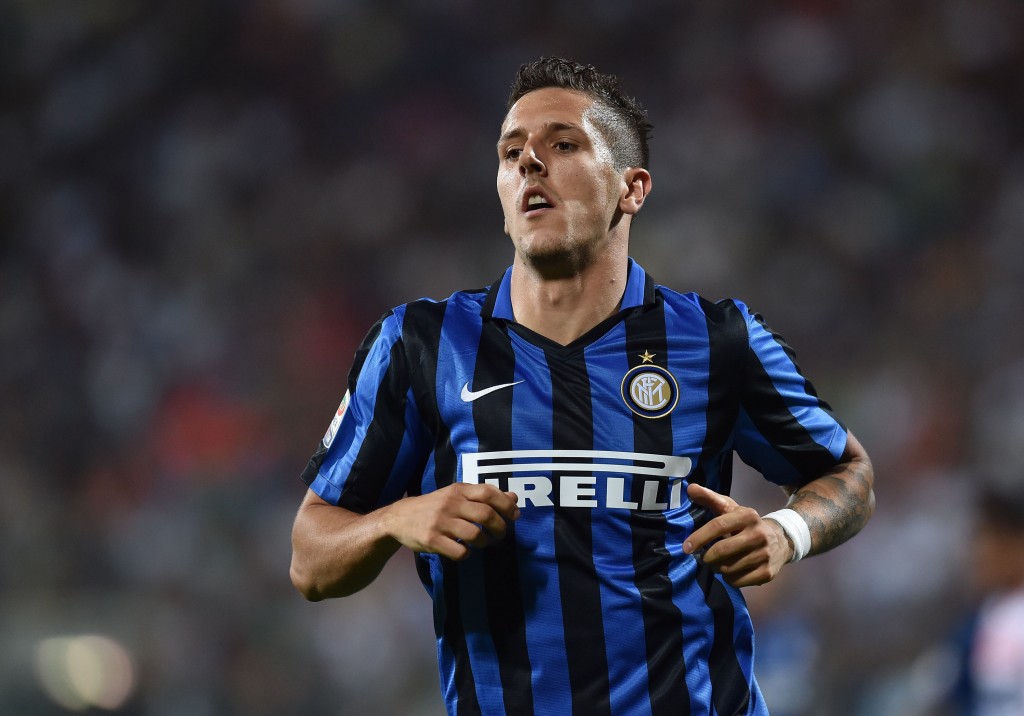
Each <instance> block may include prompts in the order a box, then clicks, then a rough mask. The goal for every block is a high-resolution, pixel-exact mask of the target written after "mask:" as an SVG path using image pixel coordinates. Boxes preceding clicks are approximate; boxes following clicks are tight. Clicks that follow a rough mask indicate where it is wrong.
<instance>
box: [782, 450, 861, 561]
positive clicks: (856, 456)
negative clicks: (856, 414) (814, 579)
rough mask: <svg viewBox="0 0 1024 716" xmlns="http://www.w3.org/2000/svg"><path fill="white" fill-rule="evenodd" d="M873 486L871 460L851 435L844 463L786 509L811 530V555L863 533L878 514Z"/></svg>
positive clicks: (798, 492)
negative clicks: (875, 514)
mask: <svg viewBox="0 0 1024 716" xmlns="http://www.w3.org/2000/svg"><path fill="white" fill-rule="evenodd" d="M873 486H874V469H873V468H872V466H871V460H870V458H869V457H868V455H867V453H866V452H865V451H864V449H863V447H861V445H860V443H859V442H858V441H857V439H856V438H855V437H854V436H853V435H852V434H850V435H849V437H848V439H847V446H846V451H845V452H844V454H843V459H842V462H840V463H839V464H838V465H836V467H835V468H833V469H832V470H830V471H829V472H827V473H825V474H824V475H822V476H821V477H819V478H817V479H815V480H812V481H811V482H809V483H807V484H806V485H804V486H802V487H800V488H798V489H797V490H795V491H794V492H793V493H792V494H791V496H790V499H789V504H788V505H787V506H788V507H789V508H790V509H793V510H796V511H797V512H798V513H800V516H801V517H803V518H804V521H805V522H807V526H808V528H809V529H810V532H811V550H810V554H820V553H822V552H827V551H828V550H830V549H832V548H833V547H837V546H838V545H840V544H842V543H843V542H845V541H846V540H848V539H850V538H851V537H853V536H854V535H855V534H857V533H858V532H860V530H861V529H862V528H863V527H864V525H865V524H867V522H868V520H869V519H870V518H871V515H872V513H873V512H874V511H875V494H874V487H873Z"/></svg>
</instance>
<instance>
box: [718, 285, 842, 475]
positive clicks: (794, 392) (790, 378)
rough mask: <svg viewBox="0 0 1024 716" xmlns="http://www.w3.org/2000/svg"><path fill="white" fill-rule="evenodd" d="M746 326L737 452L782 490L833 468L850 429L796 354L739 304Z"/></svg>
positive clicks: (755, 316)
mask: <svg viewBox="0 0 1024 716" xmlns="http://www.w3.org/2000/svg"><path fill="white" fill-rule="evenodd" d="M736 305H737V307H738V308H739V309H740V312H741V314H742V315H743V316H744V318H745V321H746V326H747V355H746V357H745V360H744V364H743V370H742V377H741V381H742V385H741V390H740V409H739V414H738V417H737V426H736V441H735V449H736V452H737V453H738V454H739V456H740V458H741V459H742V460H743V461H744V462H745V463H747V464H748V465H751V466H752V467H754V468H755V469H757V470H758V471H760V472H761V473H762V474H763V475H764V476H765V477H766V478H767V479H768V480H771V481H772V482H775V483H777V484H779V485H803V484H805V483H807V482H809V481H811V480H813V479H814V478H816V477H819V476H820V475H822V474H823V473H824V472H826V471H827V470H828V469H830V468H831V467H834V466H835V465H836V464H837V463H838V462H839V459H840V458H841V457H842V454H843V450H844V449H845V448H846V428H845V427H844V426H843V425H842V423H840V422H839V421H838V420H837V419H836V418H835V417H834V416H833V414H832V409H831V407H830V406H829V404H828V403H826V402H825V401H824V400H822V399H821V398H819V397H818V394H817V392H816V391H815V389H814V386H813V385H812V384H811V382H810V381H809V380H807V379H806V378H805V377H804V376H803V374H802V373H801V372H800V368H799V366H798V365H797V362H796V356H795V354H794V352H793V350H792V349H791V348H790V347H789V346H788V345H787V344H786V342H785V341H784V340H783V338H782V337H781V336H779V335H778V334H777V333H775V332H773V331H772V330H771V329H770V328H769V327H768V326H767V325H766V324H765V322H764V319H763V318H762V317H761V316H760V315H757V314H753V313H751V312H750V310H749V309H748V308H747V307H746V306H745V305H743V304H742V303H740V302H738V301H737V302H736Z"/></svg>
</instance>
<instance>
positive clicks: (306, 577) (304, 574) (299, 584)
mask: <svg viewBox="0 0 1024 716" xmlns="http://www.w3.org/2000/svg"><path fill="white" fill-rule="evenodd" d="M288 574H289V576H290V577H291V580H292V586H294V587H295V589H296V590H297V591H298V592H299V594H301V595H302V596H303V597H305V598H306V600H307V601H310V602H319V601H321V600H322V599H324V595H323V594H322V593H321V591H320V590H319V589H318V588H317V585H316V580H314V579H313V578H312V576H311V575H310V574H309V572H308V571H306V570H303V569H302V568H301V566H300V565H299V564H298V560H297V559H296V557H295V555H292V564H291V567H290V568H289V570H288Z"/></svg>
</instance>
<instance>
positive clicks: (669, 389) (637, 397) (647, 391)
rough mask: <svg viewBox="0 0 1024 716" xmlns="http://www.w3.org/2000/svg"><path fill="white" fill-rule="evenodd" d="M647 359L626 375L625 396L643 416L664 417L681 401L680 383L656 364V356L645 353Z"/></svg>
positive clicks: (623, 383) (623, 384)
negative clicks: (654, 360)
mask: <svg viewBox="0 0 1024 716" xmlns="http://www.w3.org/2000/svg"><path fill="white" fill-rule="evenodd" d="M640 357H641V358H643V359H644V362H643V363H641V364H640V365H638V366H636V367H635V368H631V369H630V370H629V372H628V373H626V375H625V376H624V377H623V378H622V399H623V400H624V401H625V403H626V405H627V406H628V407H629V409H630V410H632V411H633V412H634V413H636V414H637V415H639V416H640V417H642V418H663V417H665V416H666V415H668V414H669V413H671V412H672V410H673V409H675V407H676V403H678V402H679V384H678V383H676V379H675V377H674V376H673V375H672V374H671V373H669V372H668V371H667V370H665V369H664V368H662V367H661V366H657V365H654V363H652V362H650V359H651V358H653V357H654V356H652V355H650V354H648V353H646V352H645V353H644V355H642V356H640Z"/></svg>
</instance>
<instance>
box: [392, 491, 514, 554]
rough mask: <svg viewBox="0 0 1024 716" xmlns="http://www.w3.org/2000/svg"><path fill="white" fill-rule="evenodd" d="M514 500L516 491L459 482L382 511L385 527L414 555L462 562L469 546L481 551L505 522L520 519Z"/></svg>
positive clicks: (497, 536)
mask: <svg viewBox="0 0 1024 716" xmlns="http://www.w3.org/2000/svg"><path fill="white" fill-rule="evenodd" d="M517 500H518V497H517V496H516V494H515V493H513V492H502V491H501V490H499V489H498V488H496V487H494V486H493V485H475V484H466V483H461V482H457V483H455V484H452V485H448V486H447V487H443V488H441V489H440V490H437V491H435V492H431V493H429V494H426V495H419V496H416V497H406V498H405V499H402V500H399V501H398V502H396V503H394V504H392V505H390V506H389V507H386V508H384V509H385V510H387V515H386V517H385V529H386V531H387V533H388V534H389V535H390V536H391V537H392V538H393V539H395V540H397V541H398V542H400V543H401V544H403V545H405V546H406V547H408V548H409V549H411V550H413V551H415V552H432V553H435V554H440V555H442V556H444V557H448V558H450V559H454V560H461V559H465V558H466V557H468V556H469V547H470V546H471V545H472V546H473V547H484V546H486V545H487V544H488V543H489V542H490V541H491V540H492V539H501V538H502V537H504V536H505V526H506V524H507V522H509V521H512V520H516V519H518V518H519V508H518V507H517V505H516V501H517Z"/></svg>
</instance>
